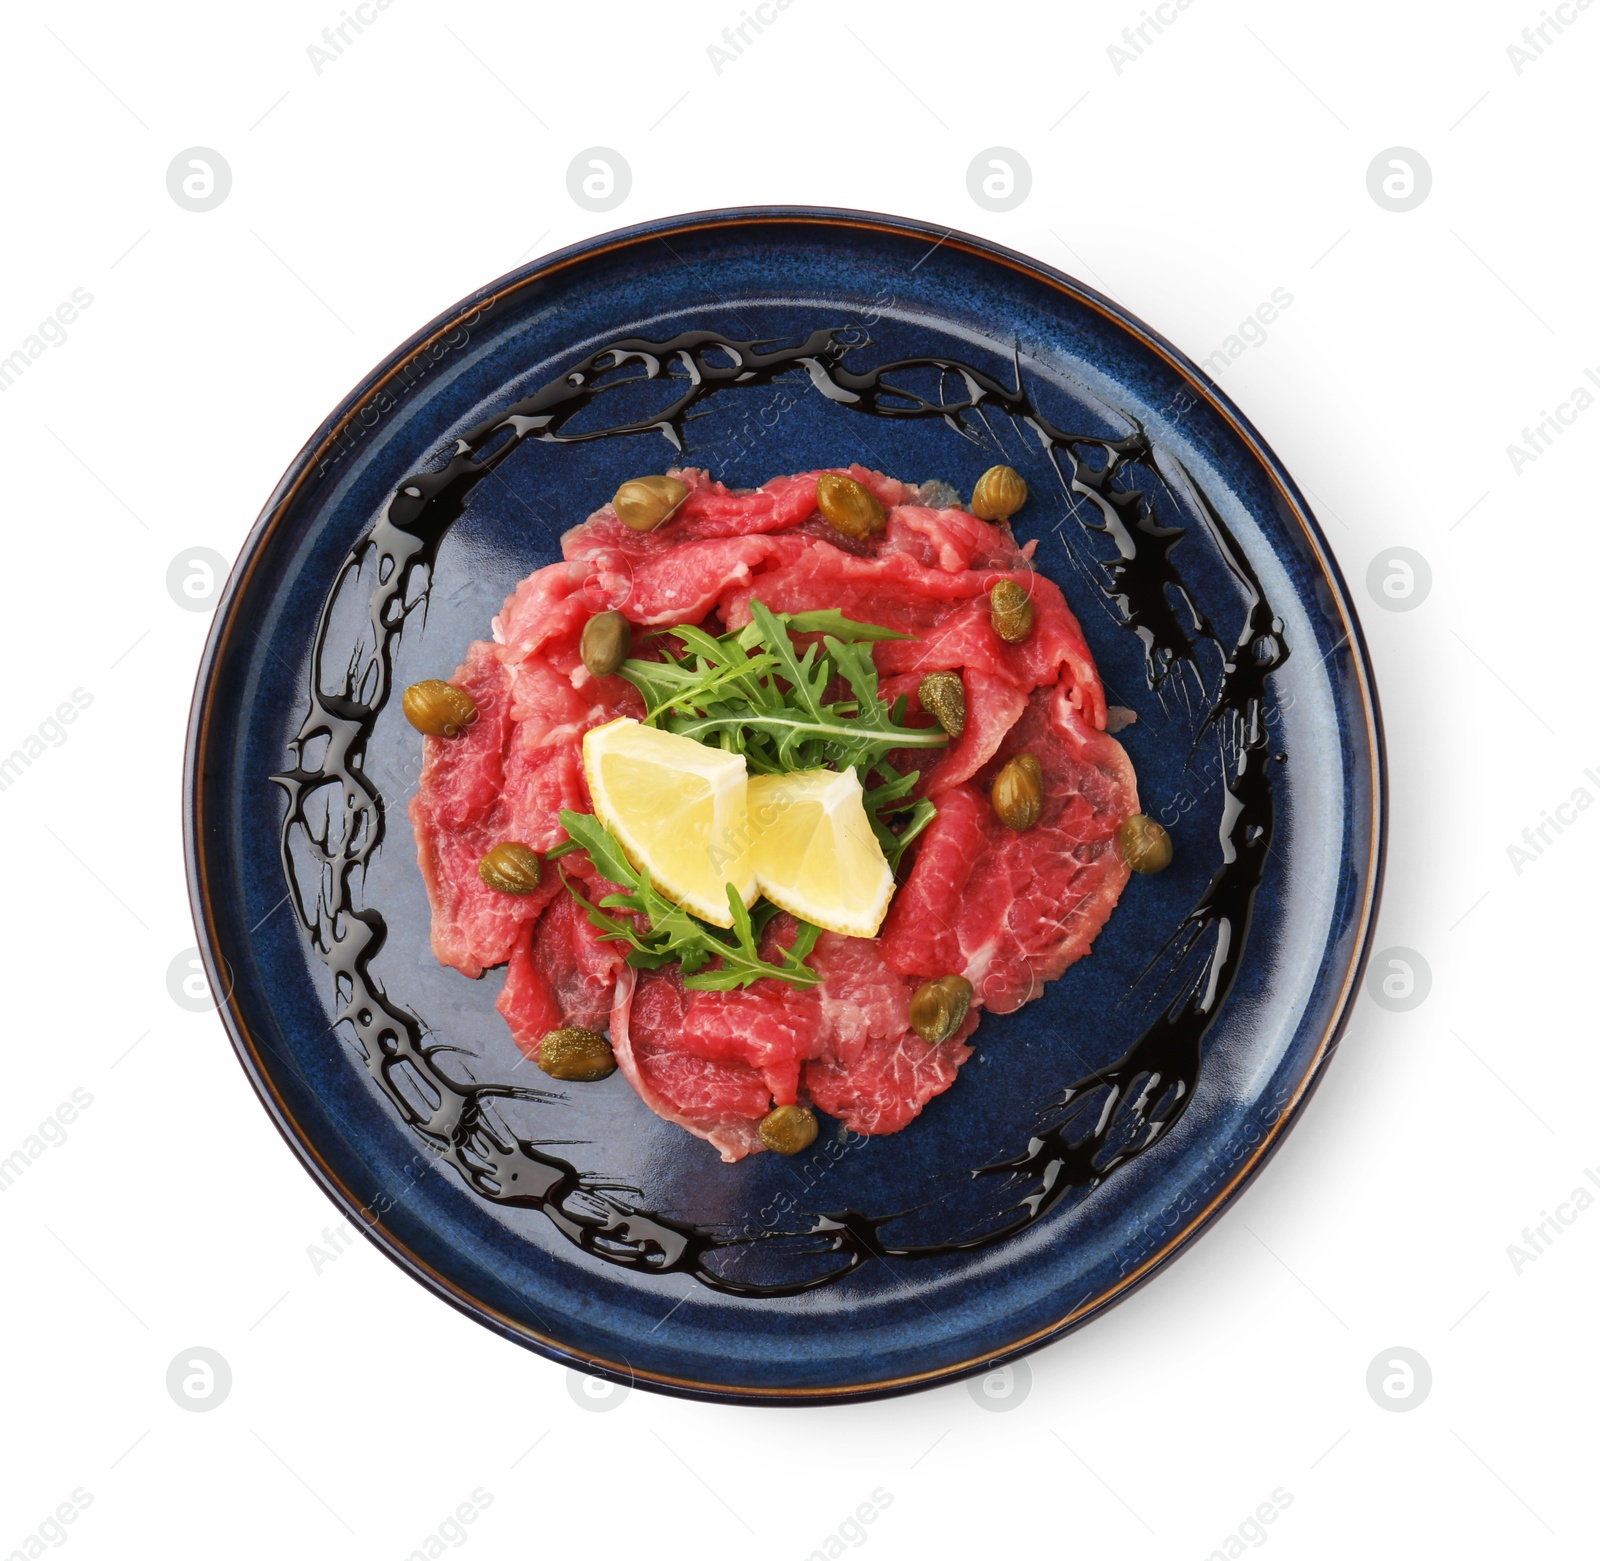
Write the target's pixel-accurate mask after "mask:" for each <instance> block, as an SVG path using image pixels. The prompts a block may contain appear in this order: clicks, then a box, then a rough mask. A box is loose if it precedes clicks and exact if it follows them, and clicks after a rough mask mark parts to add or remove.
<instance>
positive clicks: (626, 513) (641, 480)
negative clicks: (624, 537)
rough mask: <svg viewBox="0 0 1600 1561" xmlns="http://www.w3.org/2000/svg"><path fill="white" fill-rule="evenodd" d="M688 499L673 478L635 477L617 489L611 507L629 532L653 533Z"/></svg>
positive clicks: (683, 486) (686, 491) (684, 488)
mask: <svg viewBox="0 0 1600 1561" xmlns="http://www.w3.org/2000/svg"><path fill="white" fill-rule="evenodd" d="M688 497H689V486H688V484H687V483H682V482H679V481H678V479H677V478H676V477H635V478H633V480H632V481H630V482H625V483H623V485H622V486H621V487H620V488H618V489H617V491H616V495H615V496H614V497H613V498H612V500H611V507H612V509H614V510H615V511H616V512H617V519H618V520H620V521H621V522H622V524H623V525H625V526H626V527H628V529H629V530H630V531H654V530H655V529H656V527H657V526H659V525H660V524H661V522H662V521H664V520H666V519H668V518H669V517H670V516H671V514H672V512H673V511H674V510H675V509H677V507H678V506H679V505H680V504H682V503H683V501H684V500H685V499H686V498H688Z"/></svg>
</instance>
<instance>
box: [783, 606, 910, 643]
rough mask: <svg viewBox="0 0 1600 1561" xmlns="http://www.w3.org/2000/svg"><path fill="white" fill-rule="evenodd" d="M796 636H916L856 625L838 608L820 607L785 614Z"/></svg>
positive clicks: (860, 637) (877, 625) (851, 638)
mask: <svg viewBox="0 0 1600 1561" xmlns="http://www.w3.org/2000/svg"><path fill="white" fill-rule="evenodd" d="M784 617H785V618H786V619H787V620H788V624H789V629H790V631H791V632H792V633H794V634H818V633H821V634H831V635H833V637H834V638H835V639H839V640H914V639H915V638H916V635H914V634H902V633H901V632H900V631H899V630H898V629H886V628H884V626H883V625H882V624H881V623H855V622H852V620H850V619H849V618H847V617H845V615H844V614H843V613H842V612H840V611H839V609H838V608H837V607H819V608H816V609H814V610H813V611H811V612H795V613H785V614H784Z"/></svg>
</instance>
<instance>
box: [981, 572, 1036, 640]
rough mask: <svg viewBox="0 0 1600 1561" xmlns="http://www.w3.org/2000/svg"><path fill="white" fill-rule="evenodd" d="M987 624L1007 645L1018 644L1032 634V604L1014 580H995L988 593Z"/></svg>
mask: <svg viewBox="0 0 1600 1561" xmlns="http://www.w3.org/2000/svg"><path fill="white" fill-rule="evenodd" d="M989 622H990V623H992V624H993V625H994V632H995V633H996V634H998V635H999V636H1000V638H1001V639H1003V640H1004V641H1005V642H1006V644H1007V645H1016V644H1020V643H1021V641H1023V640H1025V639H1027V637H1028V636H1029V635H1030V634H1032V633H1033V603H1032V602H1031V601H1030V600H1029V599H1028V593H1027V592H1026V591H1025V590H1023V588H1022V587H1021V586H1020V585H1018V584H1017V582H1016V581H1015V580H996V581H995V583H994V588H993V589H992V590H991V591H990V592H989Z"/></svg>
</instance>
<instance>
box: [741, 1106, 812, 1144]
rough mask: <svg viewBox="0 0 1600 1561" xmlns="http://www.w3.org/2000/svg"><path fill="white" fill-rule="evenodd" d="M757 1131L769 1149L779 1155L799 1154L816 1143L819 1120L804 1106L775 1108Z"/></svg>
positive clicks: (766, 1116)
mask: <svg viewBox="0 0 1600 1561" xmlns="http://www.w3.org/2000/svg"><path fill="white" fill-rule="evenodd" d="M756 1131H757V1132H758V1133H760V1134H761V1142H762V1143H764V1144H765V1145H766V1146H767V1148H768V1149H776V1150H777V1151H778V1153H779V1154H799V1153H800V1151H801V1150H802V1149H809V1148H810V1147H811V1145H812V1144H813V1143H815V1142H816V1137H817V1119H816V1118H815V1117H814V1116H812V1114H811V1113H810V1112H809V1111H807V1110H806V1108H805V1107H804V1106H774V1107H773V1108H772V1110H771V1111H769V1112H768V1113H767V1114H766V1115H765V1116H764V1117H762V1119H761V1123H760V1125H759V1126H758V1127H757V1128H756Z"/></svg>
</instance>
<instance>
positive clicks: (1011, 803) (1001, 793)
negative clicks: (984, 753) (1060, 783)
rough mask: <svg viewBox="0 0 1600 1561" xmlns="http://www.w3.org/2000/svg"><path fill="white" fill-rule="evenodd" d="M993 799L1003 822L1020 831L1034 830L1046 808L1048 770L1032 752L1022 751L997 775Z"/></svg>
mask: <svg viewBox="0 0 1600 1561" xmlns="http://www.w3.org/2000/svg"><path fill="white" fill-rule="evenodd" d="M989 800H990V802H992V803H993V804H994V810H995V812H996V813H997V814H999V816H1000V822H1001V823H1002V824H1004V825H1006V826H1007V827H1008V828H1010V829H1014V830H1016V831H1017V832H1018V833H1019V834H1020V833H1021V832H1022V831H1023V830H1024V829H1032V828H1033V826H1034V825H1035V824H1037V823H1038V822H1039V815H1040V813H1042V812H1043V811H1044V771H1043V770H1041V769H1040V768H1039V761H1038V760H1037V759H1036V758H1034V756H1033V755H1032V754H1031V753H1019V754H1018V755H1017V756H1016V758H1014V759H1013V760H1012V761H1011V762H1010V763H1009V764H1008V765H1006V767H1005V768H1004V769H1003V770H1001V772H1000V773H999V774H998V775H996V776H995V778H994V785H993V786H992V787H991V788H990V790H989Z"/></svg>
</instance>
